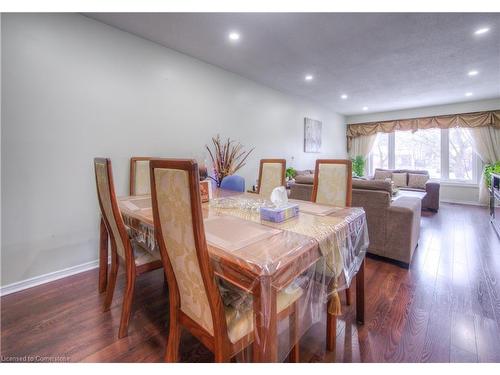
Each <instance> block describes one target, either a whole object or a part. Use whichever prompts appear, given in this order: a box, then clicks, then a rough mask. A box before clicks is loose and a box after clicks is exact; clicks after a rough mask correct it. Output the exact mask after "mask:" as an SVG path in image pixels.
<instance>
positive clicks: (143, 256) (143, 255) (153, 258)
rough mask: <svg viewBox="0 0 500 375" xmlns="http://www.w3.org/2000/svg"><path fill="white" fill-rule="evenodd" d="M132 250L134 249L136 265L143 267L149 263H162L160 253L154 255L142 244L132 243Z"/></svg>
mask: <svg viewBox="0 0 500 375" xmlns="http://www.w3.org/2000/svg"><path fill="white" fill-rule="evenodd" d="M132 248H133V249H134V256H135V265H136V266H142V265H144V264H147V263H153V262H157V261H161V256H160V252H159V251H157V252H155V253H152V252H150V251H148V250H147V249H145V248H144V247H143V246H142V245H141V244H140V243H138V242H136V241H132Z"/></svg>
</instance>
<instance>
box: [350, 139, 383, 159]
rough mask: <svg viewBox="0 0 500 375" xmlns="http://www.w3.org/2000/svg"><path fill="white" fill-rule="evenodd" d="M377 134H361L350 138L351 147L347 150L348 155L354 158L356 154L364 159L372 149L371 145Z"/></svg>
mask: <svg viewBox="0 0 500 375" xmlns="http://www.w3.org/2000/svg"><path fill="white" fill-rule="evenodd" d="M377 134H378V133H376V134H372V135H362V136H360V137H356V138H353V139H352V143H351V148H350V150H349V157H350V158H355V157H356V156H358V155H361V156H363V157H364V158H365V159H366V158H367V157H368V155H369V154H370V152H371V151H372V148H373V145H374V144H375V141H376V140H377Z"/></svg>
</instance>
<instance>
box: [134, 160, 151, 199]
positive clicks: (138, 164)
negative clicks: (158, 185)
mask: <svg viewBox="0 0 500 375" xmlns="http://www.w3.org/2000/svg"><path fill="white" fill-rule="evenodd" d="M151 159H152V158H151V157H147V156H133V157H131V158H130V195H143V194H151V187H150V183H151V181H150V178H149V161H150V160H151Z"/></svg>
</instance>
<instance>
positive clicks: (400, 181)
mask: <svg viewBox="0 0 500 375" xmlns="http://www.w3.org/2000/svg"><path fill="white" fill-rule="evenodd" d="M392 181H394V185H395V186H396V187H402V186H406V172H402V173H393V174H392Z"/></svg>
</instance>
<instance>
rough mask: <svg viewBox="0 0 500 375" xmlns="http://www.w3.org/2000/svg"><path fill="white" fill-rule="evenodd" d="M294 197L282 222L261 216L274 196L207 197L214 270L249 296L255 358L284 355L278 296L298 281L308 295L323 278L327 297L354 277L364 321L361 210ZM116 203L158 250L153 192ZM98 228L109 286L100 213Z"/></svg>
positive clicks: (137, 233) (102, 282)
mask: <svg viewBox="0 0 500 375" xmlns="http://www.w3.org/2000/svg"><path fill="white" fill-rule="evenodd" d="M289 203H291V204H297V205H298V206H299V213H298V215H297V216H296V217H293V218H291V219H288V220H286V221H284V222H281V223H276V222H271V221H267V220H261V218H260V214H259V208H260V207H262V206H266V205H267V206H269V205H270V202H269V201H267V200H265V199H262V198H261V197H260V196H259V195H258V194H251V193H239V192H233V191H228V190H223V189H219V188H216V189H213V196H212V197H211V199H210V201H209V202H206V203H203V204H202V211H203V217H204V227H205V236H206V238H207V245H208V251H209V255H210V261H211V263H212V267H213V270H214V273H215V275H216V276H217V277H218V278H220V279H221V280H224V282H227V283H230V284H231V285H234V286H236V287H237V288H238V289H239V290H241V291H242V292H243V293H245V294H247V295H249V296H251V298H250V299H249V301H250V303H251V305H252V307H253V311H254V342H253V345H252V349H253V350H252V352H253V361H254V362H277V361H278V360H279V358H278V357H279V354H278V337H277V336H278V323H277V313H278V311H277V298H278V294H279V293H280V292H281V291H286V290H287V288H289V287H290V285H291V284H293V283H296V284H297V283H298V284H300V285H302V287H304V285H305V286H306V289H309V290H306V292H305V293H304V294H306V295H308V296H310V295H312V293H308V292H311V290H310V289H311V288H312V285H316V286H318V285H320V286H321V287H320V288H319V289H318V288H317V289H318V290H320V291H321V293H322V294H323V297H322V300H323V302H324V303H326V302H327V301H328V299H329V298H332V293H335V294H337V293H338V292H339V291H340V290H343V289H345V288H348V287H349V286H350V284H351V281H352V280H354V279H356V317H357V321H358V322H359V323H361V324H362V323H363V322H364V258H365V254H366V249H367V247H368V230H367V223H366V215H365V212H364V210H363V209H362V208H356V207H333V206H325V205H319V204H315V203H312V202H306V201H294V200H289ZM271 205H272V204H271ZM118 206H119V209H120V211H121V214H122V217H123V219H124V223H125V225H126V227H127V230H128V232H129V236H130V237H131V238H133V239H134V240H135V241H138V242H139V243H141V244H142V246H143V247H144V248H146V249H149V250H148V251H151V252H155V251H159V250H158V246H157V244H156V241H157V240H156V238H155V234H154V221H153V213H152V207H151V196H150V195H136V196H126V197H119V198H118ZM100 228H101V229H100V230H101V233H100V245H99V259H100V263H99V290H100V291H104V289H105V288H106V280H107V267H108V239H107V237H108V235H107V230H106V226H105V225H104V223H103V221H102V220H101V226H100ZM304 275H306V276H307V277H305V276H304ZM297 280H299V281H297ZM304 280H305V281H304ZM332 280H334V282H333V283H332ZM327 285H329V287H328V288H327ZM331 285H334V288H333V289H332V288H331ZM317 294H318V293H317V291H316V293H315V295H317ZM308 298H309V297H308ZM323 306H324V304H323ZM339 313H340V312H337V314H339ZM292 344H293V343H290V347H291V345H292Z"/></svg>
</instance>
